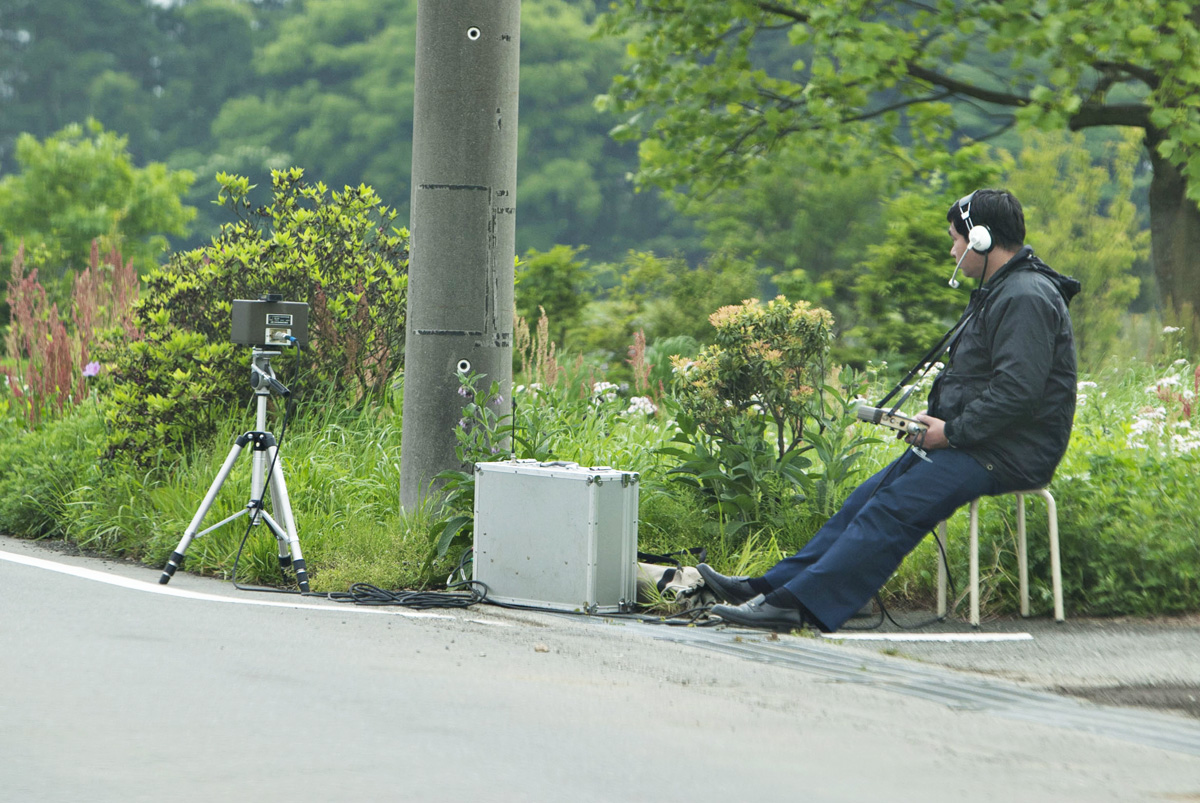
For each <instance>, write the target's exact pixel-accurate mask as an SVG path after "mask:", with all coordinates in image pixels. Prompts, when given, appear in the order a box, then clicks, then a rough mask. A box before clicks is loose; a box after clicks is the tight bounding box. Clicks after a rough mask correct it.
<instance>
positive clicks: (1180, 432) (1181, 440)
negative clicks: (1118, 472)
mask: <svg viewBox="0 0 1200 803" xmlns="http://www.w3.org/2000/svg"><path fill="white" fill-rule="evenodd" d="M1151 443H1154V444H1155V445H1157V446H1159V447H1160V448H1165V447H1169V448H1170V449H1171V450H1172V451H1175V452H1190V451H1192V450H1193V449H1200V433H1198V432H1196V431H1195V429H1194V428H1193V427H1192V424H1191V422H1190V421H1174V422H1171V421H1168V420H1167V408H1166V407H1143V408H1142V409H1141V411H1139V412H1138V414H1137V417H1135V418H1134V419H1133V423H1131V424H1130V425H1129V435H1128V436H1127V437H1126V439H1125V445H1126V446H1128V447H1129V448H1131V449H1149V448H1150V446H1151Z"/></svg>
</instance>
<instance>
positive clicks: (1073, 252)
mask: <svg viewBox="0 0 1200 803" xmlns="http://www.w3.org/2000/svg"><path fill="white" fill-rule="evenodd" d="M1140 150H1141V143H1140V138H1139V137H1138V135H1137V133H1136V132H1133V131H1131V132H1128V133H1126V134H1125V135H1124V137H1123V138H1122V139H1121V140H1120V141H1118V142H1117V143H1114V144H1113V146H1112V148H1111V153H1110V157H1109V161H1108V163H1107V164H1103V165H1098V166H1097V165H1093V164H1092V163H1091V159H1090V157H1089V155H1088V152H1087V151H1086V150H1085V149H1084V148H1083V146H1082V135H1079V134H1075V135H1066V134H1051V133H1041V132H1036V131H1031V132H1028V133H1027V134H1026V135H1025V148H1024V150H1022V151H1021V155H1020V157H1019V158H1018V160H1017V166H1016V169H1014V170H1013V171H1012V173H1011V174H1010V176H1009V180H1008V186H1009V189H1011V190H1012V191H1013V192H1014V193H1015V194H1016V196H1017V197H1018V198H1020V199H1021V203H1022V204H1023V205H1024V207H1025V222H1026V225H1027V226H1028V228H1029V236H1028V238H1027V239H1028V240H1029V242H1030V244H1032V245H1034V246H1035V249H1036V251H1037V253H1038V254H1039V256H1041V257H1042V258H1043V259H1044V260H1046V262H1047V263H1048V264H1049V265H1050V267H1052V268H1054V269H1055V270H1057V271H1059V272H1060V273H1064V274H1068V275H1071V276H1074V277H1075V278H1077V279H1079V280H1080V281H1081V282H1082V283H1083V292H1082V293H1080V294H1079V296H1078V297H1076V298H1075V299H1074V300H1073V301H1072V302H1071V320H1072V322H1073V324H1074V328H1075V343H1076V346H1077V348H1078V351H1079V357H1080V360H1081V363H1082V365H1083V366H1084V367H1086V368H1097V367H1099V366H1100V364H1101V363H1102V362H1103V361H1104V360H1105V358H1106V357H1108V356H1110V355H1111V354H1112V353H1113V352H1114V350H1115V347H1117V346H1118V345H1119V344H1118V340H1119V339H1120V338H1121V335H1122V319H1123V317H1124V313H1125V310H1126V309H1127V308H1128V307H1129V304H1130V302H1132V301H1133V300H1134V299H1135V298H1137V295H1138V291H1139V283H1140V282H1139V279H1138V278H1137V277H1136V276H1134V275H1133V274H1132V270H1133V267H1134V266H1135V265H1136V264H1137V263H1138V262H1139V261H1143V260H1146V259H1148V258H1149V255H1150V233H1149V232H1148V231H1143V230H1140V227H1139V221H1138V220H1137V210H1136V209H1135V207H1134V205H1133V203H1132V202H1131V201H1130V200H1129V198H1130V195H1131V193H1132V191H1133V171H1134V167H1135V166H1136V164H1137V160H1138V158H1139V153H1140Z"/></svg>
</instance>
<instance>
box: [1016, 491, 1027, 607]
mask: <svg viewBox="0 0 1200 803" xmlns="http://www.w3.org/2000/svg"><path fill="white" fill-rule="evenodd" d="M1013 496H1015V497H1017V577H1018V583H1019V586H1020V591H1021V616H1023V617H1026V618H1028V617H1029V542H1028V540H1027V539H1026V537H1025V495H1024V494H1020V493H1018V494H1013Z"/></svg>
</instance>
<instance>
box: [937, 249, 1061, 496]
mask: <svg viewBox="0 0 1200 803" xmlns="http://www.w3.org/2000/svg"><path fill="white" fill-rule="evenodd" d="M1079 287H1080V286H1079V282H1078V281H1076V280H1075V279H1072V278H1070V277H1067V276H1062V275H1061V274H1058V273H1055V272H1054V271H1053V270H1051V269H1050V268H1049V267H1047V266H1046V264H1045V263H1044V262H1042V261H1041V260H1040V259H1038V258H1037V257H1036V256H1034V254H1033V249H1032V248H1030V247H1029V246H1025V247H1023V248H1022V249H1021V250H1020V251H1018V252H1017V254H1016V255H1015V256H1014V257H1013V258H1012V259H1011V260H1010V261H1009V262H1008V263H1007V264H1005V265H1004V266H1002V267H1001V268H1000V270H998V271H996V273H995V274H993V275H992V277H991V278H989V279H988V281H987V282H986V283H985V284H984V285H983V286H982V287H981V288H979V289H978V290H975V291H974V292H972V293H971V301H970V303H969V304H968V305H967V311H966V313H964V317H965V316H966V315H968V314H969V315H970V319H969V320H968V321H967V324H966V327H965V328H964V329H963V331H962V333H961V334H960V335H959V337H958V338H957V340H956V342H955V343H954V344H953V346H952V347H951V349H950V356H949V360H948V363H949V364H948V367H947V368H946V369H945V370H944V371H943V372H942V373H941V375H940V376H938V378H937V380H935V381H934V384H933V389H932V390H931V391H930V394H929V412H930V415H932V416H934V417H936V418H941V419H943V420H944V421H945V422H946V430H945V431H946V438H947V439H948V440H949V441H950V444H951V446H953V447H954V448H956V449H960V450H962V451H964V452H966V453H967V454H969V455H971V457H973V458H975V459H976V460H978V461H979V463H980V464H981V465H982V466H984V467H985V468H986V469H987V470H988V471H994V472H995V477H996V479H997V481H998V482H999V484H1000V488H1001V490H1002V491H1011V490H1024V489H1027V488H1038V487H1041V486H1043V485H1045V484H1046V483H1048V482H1049V481H1050V478H1051V477H1052V476H1053V475H1054V469H1055V468H1056V467H1057V466H1058V463H1059V461H1060V460H1061V459H1062V456H1063V454H1064V453H1065V452H1066V451H1067V442H1068V440H1070V437H1071V423H1072V421H1073V420H1074V418H1075V392H1076V384H1075V336H1074V333H1073V332H1072V330H1071V316H1070V313H1068V312H1067V304H1068V302H1070V300H1071V297H1072V296H1074V295H1075V294H1076V293H1078V292H1079Z"/></svg>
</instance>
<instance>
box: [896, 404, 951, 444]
mask: <svg viewBox="0 0 1200 803" xmlns="http://www.w3.org/2000/svg"><path fill="white" fill-rule="evenodd" d="M913 418H915V419H917V420H918V421H920V422H921V423H922V424H924V425H925V426H927V427H929V429H927V430H925V437H924V438H923V439H922V437H921V436H920V435H909V436H908V437H907V438H905V439H904V440H906V441H908V442H909V443H912V444H916V445H917V446H920V447H921V448H922V449H925V450H926V451H928V450H930V449H946V448H949V446H950V441H948V440H946V422H945V421H943V420H942V419H940V418H934V417H933V416H931V415H926V414H925V413H917V414H916V415H915V416H913Z"/></svg>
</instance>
